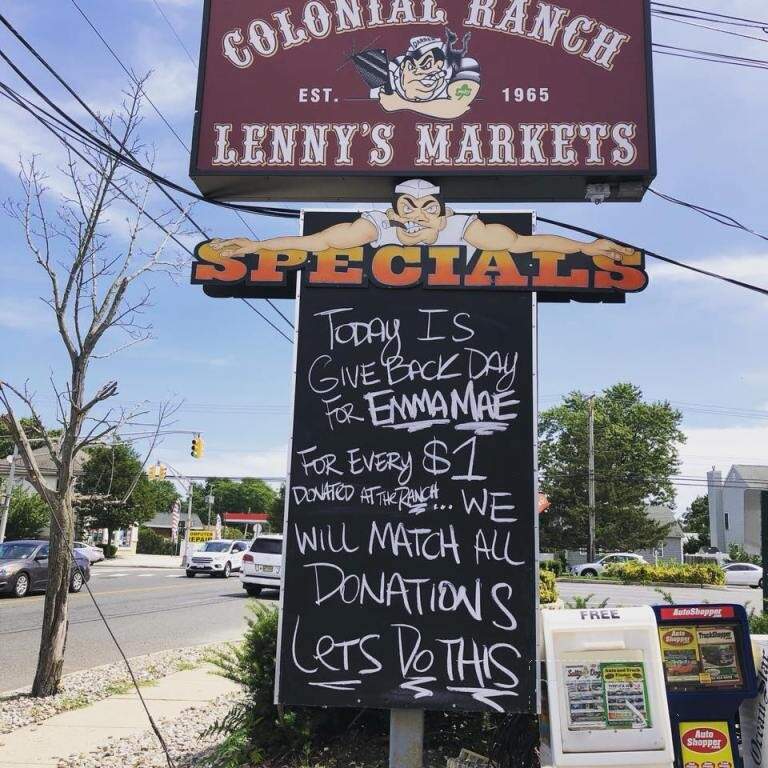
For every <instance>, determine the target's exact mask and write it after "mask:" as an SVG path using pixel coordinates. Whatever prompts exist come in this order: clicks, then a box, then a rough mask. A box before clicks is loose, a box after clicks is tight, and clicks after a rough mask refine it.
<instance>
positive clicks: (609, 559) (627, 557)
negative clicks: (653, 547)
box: [570, 552, 647, 577]
mask: <svg viewBox="0 0 768 768" xmlns="http://www.w3.org/2000/svg"><path fill="white" fill-rule="evenodd" d="M646 562H647V561H646V560H645V558H643V557H641V556H640V555H635V554H633V553H632V552H614V553H613V554H610V555H605V557H601V558H600V559H599V560H596V561H595V562H594V563H582V564H581V565H574V566H571V569H570V570H571V573H572V574H573V575H574V576H593V577H594V576H599V575H600V574H601V573H602V572H603V571H604V570H605V568H606V566H608V565H620V564H622V563H646Z"/></svg>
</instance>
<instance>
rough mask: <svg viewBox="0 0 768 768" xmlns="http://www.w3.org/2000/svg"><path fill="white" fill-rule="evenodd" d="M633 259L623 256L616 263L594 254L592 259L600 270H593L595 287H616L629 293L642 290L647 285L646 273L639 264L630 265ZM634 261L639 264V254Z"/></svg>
mask: <svg viewBox="0 0 768 768" xmlns="http://www.w3.org/2000/svg"><path fill="white" fill-rule="evenodd" d="M636 253H637V252H636ZM633 260H634V259H633V257H632V256H628V257H627V256H625V257H624V259H623V261H622V263H621V264H618V263H616V262H614V261H613V259H610V258H608V257H607V256H595V257H594V258H593V259H592V261H593V262H594V265H595V266H596V267H597V268H598V270H600V271H598V272H595V288H598V289H610V288H618V289H619V290H621V291H627V292H629V293H631V292H633V291H642V290H643V288H645V286H646V285H648V275H646V274H645V272H643V270H642V268H640V267H639V266H632V261H633ZM636 261H637V263H638V264H639V262H640V258H639V254H638V256H637V259H636Z"/></svg>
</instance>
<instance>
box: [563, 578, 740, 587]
mask: <svg viewBox="0 0 768 768" xmlns="http://www.w3.org/2000/svg"><path fill="white" fill-rule="evenodd" d="M555 581H557V582H558V583H560V584H611V585H618V586H620V587H666V588H669V589H726V588H727V586H728V585H727V584H681V583H678V582H674V583H670V582H668V581H633V582H630V583H627V582H625V581H619V580H618V579H576V578H568V577H562V578H559V579H555Z"/></svg>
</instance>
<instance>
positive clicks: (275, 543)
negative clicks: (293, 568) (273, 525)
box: [240, 533, 283, 597]
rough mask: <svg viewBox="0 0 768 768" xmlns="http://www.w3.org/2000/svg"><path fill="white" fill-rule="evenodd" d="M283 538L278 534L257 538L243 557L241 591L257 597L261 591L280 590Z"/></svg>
mask: <svg viewBox="0 0 768 768" xmlns="http://www.w3.org/2000/svg"><path fill="white" fill-rule="evenodd" d="M282 566H283V537H282V536H281V535H280V534H277V533H273V534H265V535H263V536H257V537H256V538H255V539H254V540H253V542H252V543H251V548H250V550H249V551H248V552H246V553H245V554H244V555H243V568H242V570H241V571H240V582H241V583H242V585H243V589H244V590H245V591H246V592H247V593H248V594H249V595H251V597H258V596H259V594H260V593H261V590H262V589H264V588H265V587H266V588H267V589H269V588H273V589H280V586H281V584H282V581H283V575H282Z"/></svg>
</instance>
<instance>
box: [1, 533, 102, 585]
mask: <svg viewBox="0 0 768 768" xmlns="http://www.w3.org/2000/svg"><path fill="white" fill-rule="evenodd" d="M48 551H49V544H48V542H47V541H40V540H36V539H31V540H24V541H6V542H5V543H4V544H0V594H3V593H6V594H8V593H10V594H11V595H13V597H26V596H27V595H28V594H29V593H30V592H38V591H40V592H41V591H44V590H45V588H46V587H47V586H48ZM75 561H76V563H77V565H72V566H71V567H70V575H69V591H70V592H79V591H80V590H81V589H82V588H83V584H85V582H86V581H88V580H89V579H90V577H91V564H90V562H89V561H88V558H87V557H84V556H83V555H80V554H78V553H77V552H75Z"/></svg>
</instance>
